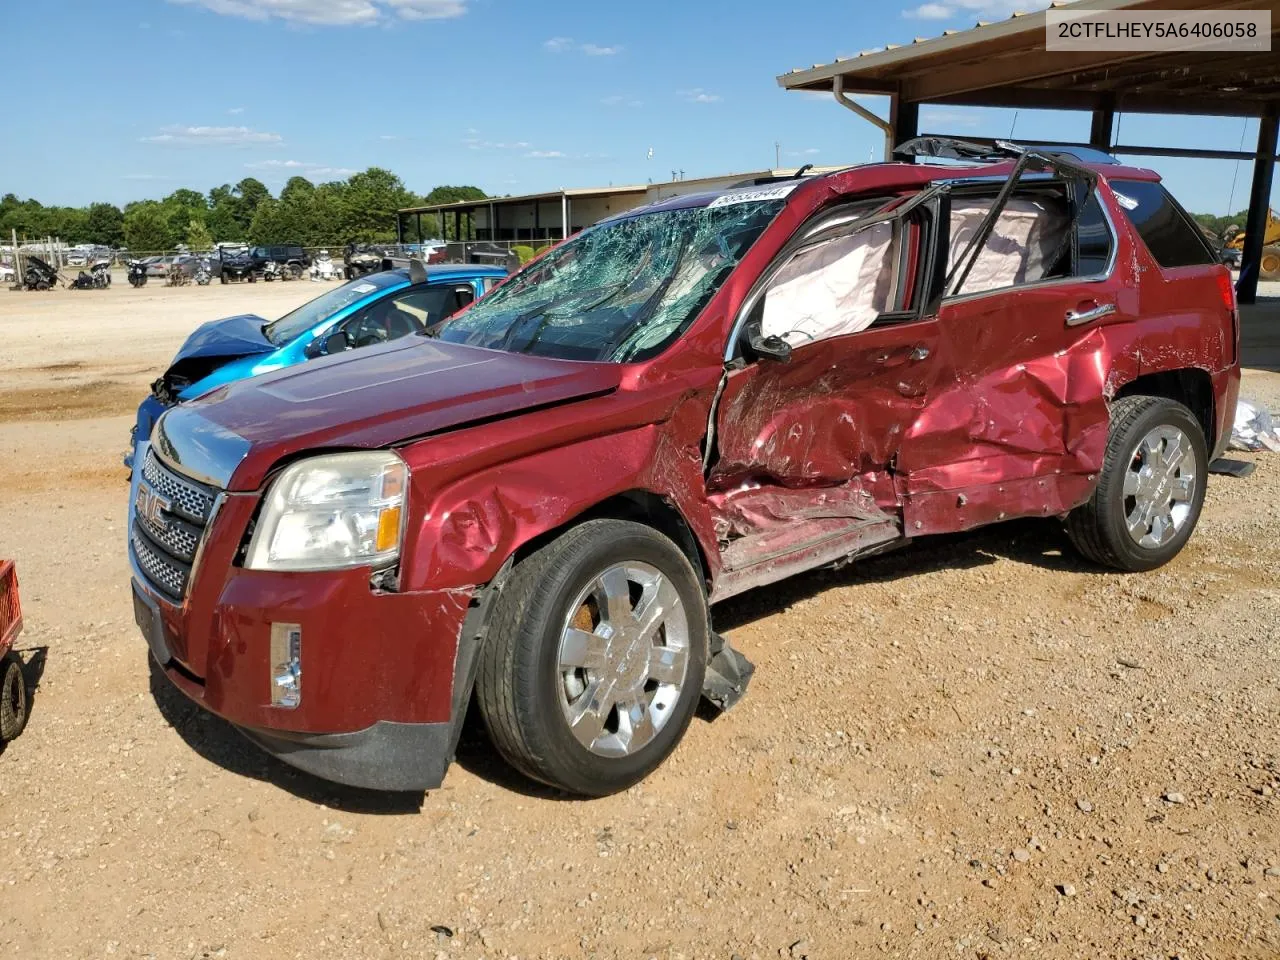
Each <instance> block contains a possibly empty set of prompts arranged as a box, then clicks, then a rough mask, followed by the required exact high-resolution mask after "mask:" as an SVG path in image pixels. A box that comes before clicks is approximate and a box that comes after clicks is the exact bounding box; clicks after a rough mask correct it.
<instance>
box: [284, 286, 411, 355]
mask: <svg viewBox="0 0 1280 960" xmlns="http://www.w3.org/2000/svg"><path fill="white" fill-rule="evenodd" d="M403 285H405V279H404V274H403V273H394V272H388V273H375V274H371V275H370V276H367V277H361V278H359V279H356V280H352V281H350V282H348V283H344V284H343V285H342V286H340V287H338V288H337V289H336V290H330V291H329V292H328V293H322V294H321V295H320V296H318V297H316V298H315V299H314V300H308V301H307V302H306V303H304V304H303V305H302V306H300V307H298V309H296V310H294V311H292V312H290V313H286V314H285V315H284V316H283V317H281V318H280V319H279V320H274V321H272V322H271V323H268V324H267V325H266V326H265V327H263V328H262V333H263V335H264V336H265V337H266V338H267V339H268V340H270V341H271V342H272V343H274V344H276V345H277V346H279V345H280V344H282V343H288V342H289V341H291V340H293V339H294V338H295V337H300V336H302V334H304V333H306V332H307V331H308V330H310V329H311V328H312V327H314V326H316V325H317V324H318V323H321V322H322V321H324V320H327V319H329V318H330V317H331V316H333V315H334V314H335V313H337V312H338V311H339V310H341V309H342V308H343V307H349V306H351V304H353V303H355V302H356V301H357V300H363V299H364V298H365V297H367V296H369V295H370V294H373V293H376V292H378V291H379V290H387V289H390V288H391V287H398V286H403Z"/></svg>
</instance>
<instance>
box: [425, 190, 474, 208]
mask: <svg viewBox="0 0 1280 960" xmlns="http://www.w3.org/2000/svg"><path fill="white" fill-rule="evenodd" d="M487 196H488V194H486V193H485V192H484V191H483V190H481V189H480V188H479V187H450V186H442V187H435V188H434V189H433V190H432V191H431V192H430V193H428V194H427V195H426V196H425V197H423V202H424V203H426V204H434V203H457V202H458V201H460V200H484V199H485V198H486V197H487Z"/></svg>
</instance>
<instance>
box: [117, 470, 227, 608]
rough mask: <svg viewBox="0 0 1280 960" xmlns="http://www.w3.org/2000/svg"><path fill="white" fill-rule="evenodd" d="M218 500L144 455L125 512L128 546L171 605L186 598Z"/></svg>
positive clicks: (139, 565) (213, 492)
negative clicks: (135, 491)
mask: <svg viewBox="0 0 1280 960" xmlns="http://www.w3.org/2000/svg"><path fill="white" fill-rule="evenodd" d="M217 498H218V494H217V491H215V490H213V489H212V488H210V487H206V486H205V485H203V484H200V483H196V482H195V481H194V480H189V479H188V478H186V477H184V476H181V475H179V474H177V473H174V472H173V471H172V470H170V469H169V468H168V467H167V466H166V465H165V464H164V463H162V462H161V461H160V459H159V458H158V457H157V456H156V455H155V453H154V451H152V450H150V449H148V450H147V455H146V459H145V460H143V463H142V478H141V482H140V483H139V485H138V496H137V498H136V499H135V501H134V503H132V504H130V507H129V509H130V514H131V516H132V517H133V524H132V526H131V527H130V529H129V545H130V549H131V550H132V552H133V556H134V560H135V561H136V562H137V565H138V569H139V570H140V571H141V573H142V575H143V576H144V577H145V578H146V580H147V582H148V583H149V584H151V586H153V587H155V588H156V589H157V590H159V591H160V592H162V593H164V594H165V595H167V596H168V597H170V598H171V599H173V600H182V599H183V598H184V597H185V596H186V594H187V588H188V586H189V585H190V580H191V565H192V564H193V563H194V562H195V558H196V553H197V552H198V551H199V549H200V542H201V540H203V538H204V532H205V528H206V527H207V526H208V524H209V522H210V520H212V519H213V510H214V504H215V503H216V502H217ZM144 507H145V509H144Z"/></svg>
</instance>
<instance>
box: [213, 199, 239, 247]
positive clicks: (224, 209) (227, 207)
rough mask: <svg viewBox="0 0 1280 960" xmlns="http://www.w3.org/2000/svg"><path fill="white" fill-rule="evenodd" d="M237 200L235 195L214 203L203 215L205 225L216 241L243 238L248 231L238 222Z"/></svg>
mask: <svg viewBox="0 0 1280 960" xmlns="http://www.w3.org/2000/svg"><path fill="white" fill-rule="evenodd" d="M239 209H240V208H239V206H238V201H237V200H236V198H235V197H231V198H229V199H227V200H221V201H218V202H216V203H214V205H213V207H211V208H210V210H209V213H208V214H207V215H206V216H205V218H204V222H205V226H206V227H207V228H208V230H209V233H210V234H212V235H213V239H214V240H216V241H218V242H220V243H221V242H224V241H230V242H234V241H237V240H243V239H244V238H245V237H246V236H247V235H248V231H247V230H246V229H245V228H244V226H243V225H242V224H241V223H240V217H239Z"/></svg>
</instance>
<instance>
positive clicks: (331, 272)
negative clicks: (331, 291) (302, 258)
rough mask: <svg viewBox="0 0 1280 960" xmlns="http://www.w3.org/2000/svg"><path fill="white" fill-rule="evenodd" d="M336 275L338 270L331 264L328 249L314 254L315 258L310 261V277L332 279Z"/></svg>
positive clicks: (331, 259) (313, 278)
mask: <svg viewBox="0 0 1280 960" xmlns="http://www.w3.org/2000/svg"><path fill="white" fill-rule="evenodd" d="M337 276H338V271H337V270H336V269H335V268H334V266H333V258H332V257H331V256H329V251H328V250H321V251H320V252H319V253H317V254H316V258H315V259H314V260H312V261H311V279H312V280H333V279H336V278H337Z"/></svg>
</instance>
